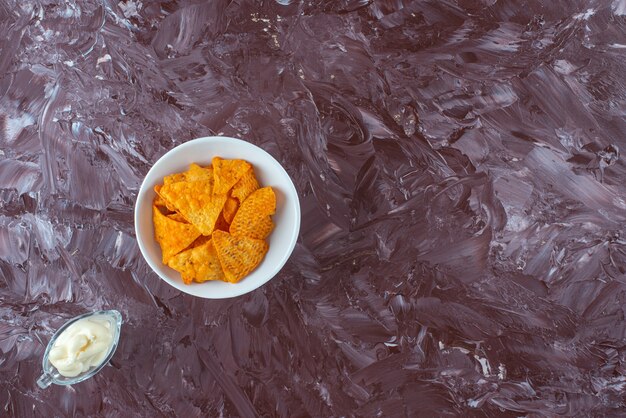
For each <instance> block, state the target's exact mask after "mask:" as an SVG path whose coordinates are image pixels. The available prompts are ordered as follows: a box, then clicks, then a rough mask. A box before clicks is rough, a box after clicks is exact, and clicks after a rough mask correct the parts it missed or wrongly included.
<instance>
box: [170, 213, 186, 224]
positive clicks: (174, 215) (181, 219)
mask: <svg viewBox="0 0 626 418" xmlns="http://www.w3.org/2000/svg"><path fill="white" fill-rule="evenodd" d="M167 217H168V218H170V219H171V220H173V221H176V222H182V223H184V224H188V223H189V222H188V221H187V219H185V217H184V216H183V215H181V214H180V213H178V212H174V213H172V214H169V215H167Z"/></svg>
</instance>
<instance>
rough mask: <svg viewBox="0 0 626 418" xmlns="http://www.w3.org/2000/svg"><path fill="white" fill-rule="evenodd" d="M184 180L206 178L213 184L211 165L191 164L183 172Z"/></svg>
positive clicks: (201, 179)
mask: <svg viewBox="0 0 626 418" xmlns="http://www.w3.org/2000/svg"><path fill="white" fill-rule="evenodd" d="M184 174H185V180H186V181H203V180H207V181H209V182H211V185H212V184H213V167H206V168H204V167H200V166H199V165H198V164H191V165H190V166H189V170H187V171H186V172H185V173H184Z"/></svg>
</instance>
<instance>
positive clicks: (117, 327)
mask: <svg viewBox="0 0 626 418" xmlns="http://www.w3.org/2000/svg"><path fill="white" fill-rule="evenodd" d="M85 318H98V319H105V320H107V321H109V323H110V325H111V330H112V332H113V338H112V342H111V345H110V347H109V350H108V352H107V354H106V356H105V357H104V359H103V360H102V362H101V363H100V364H98V365H95V366H92V367H90V368H89V370H87V371H85V372H83V373H81V374H79V375H78V376H75V377H65V376H63V375H61V374H60V373H59V371H58V370H57V369H56V368H55V367H54V366H53V365H52V363H51V362H50V358H49V356H50V351H51V350H52V347H53V346H54V344H55V342H56V341H57V340H58V338H59V336H60V335H61V334H62V333H63V332H64V331H65V330H66V329H67V328H68V327H69V326H70V325H72V324H74V323H75V322H77V321H79V320H81V319H85ZM121 328H122V314H120V313H119V312H118V311H116V310H109V311H95V312H89V313H86V314H83V315H79V316H77V317H74V318H72V319H70V320H69V321H67V322H66V323H65V324H64V325H63V326H62V327H61V328H59V329H58V330H57V332H55V333H54V335H53V336H52V338H51V339H50V342H49V343H48V346H47V347H46V352H45V353H44V355H43V361H42V363H41V366H42V369H43V374H42V375H41V377H39V379H37V385H38V386H39V387H40V388H42V389H45V388H47V387H48V386H50V385H51V384H55V385H73V384H75V383H79V382H82V381H83V380H87V379H89V378H90V377H92V376H93V375H95V374H96V373H98V372H99V371H100V370H101V369H102V368H103V367H104V366H105V365H106V364H107V363H108V362H109V360H111V357H113V354H115V349H116V348H117V344H118V342H119V339H120V331H121Z"/></svg>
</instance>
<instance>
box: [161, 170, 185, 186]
mask: <svg viewBox="0 0 626 418" xmlns="http://www.w3.org/2000/svg"><path fill="white" fill-rule="evenodd" d="M185 180H186V178H185V173H174V174H170V175H169V176H165V177H163V184H164V185H165V184H172V183H178V182H179V181H185Z"/></svg>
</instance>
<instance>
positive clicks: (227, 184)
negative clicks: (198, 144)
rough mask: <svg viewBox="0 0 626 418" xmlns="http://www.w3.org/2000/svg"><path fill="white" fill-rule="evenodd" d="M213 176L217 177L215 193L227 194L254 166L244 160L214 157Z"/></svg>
mask: <svg viewBox="0 0 626 418" xmlns="http://www.w3.org/2000/svg"><path fill="white" fill-rule="evenodd" d="M212 162H213V177H214V179H215V189H214V191H213V192H214V193H215V194H225V193H228V191H229V190H230V189H231V188H232V187H233V186H234V185H235V183H237V182H238V181H239V179H241V178H242V177H243V175H244V174H246V172H247V171H248V170H250V169H251V168H252V166H251V165H250V163H249V162H247V161H244V160H223V159H221V158H220V157H214V158H213V161H212Z"/></svg>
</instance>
